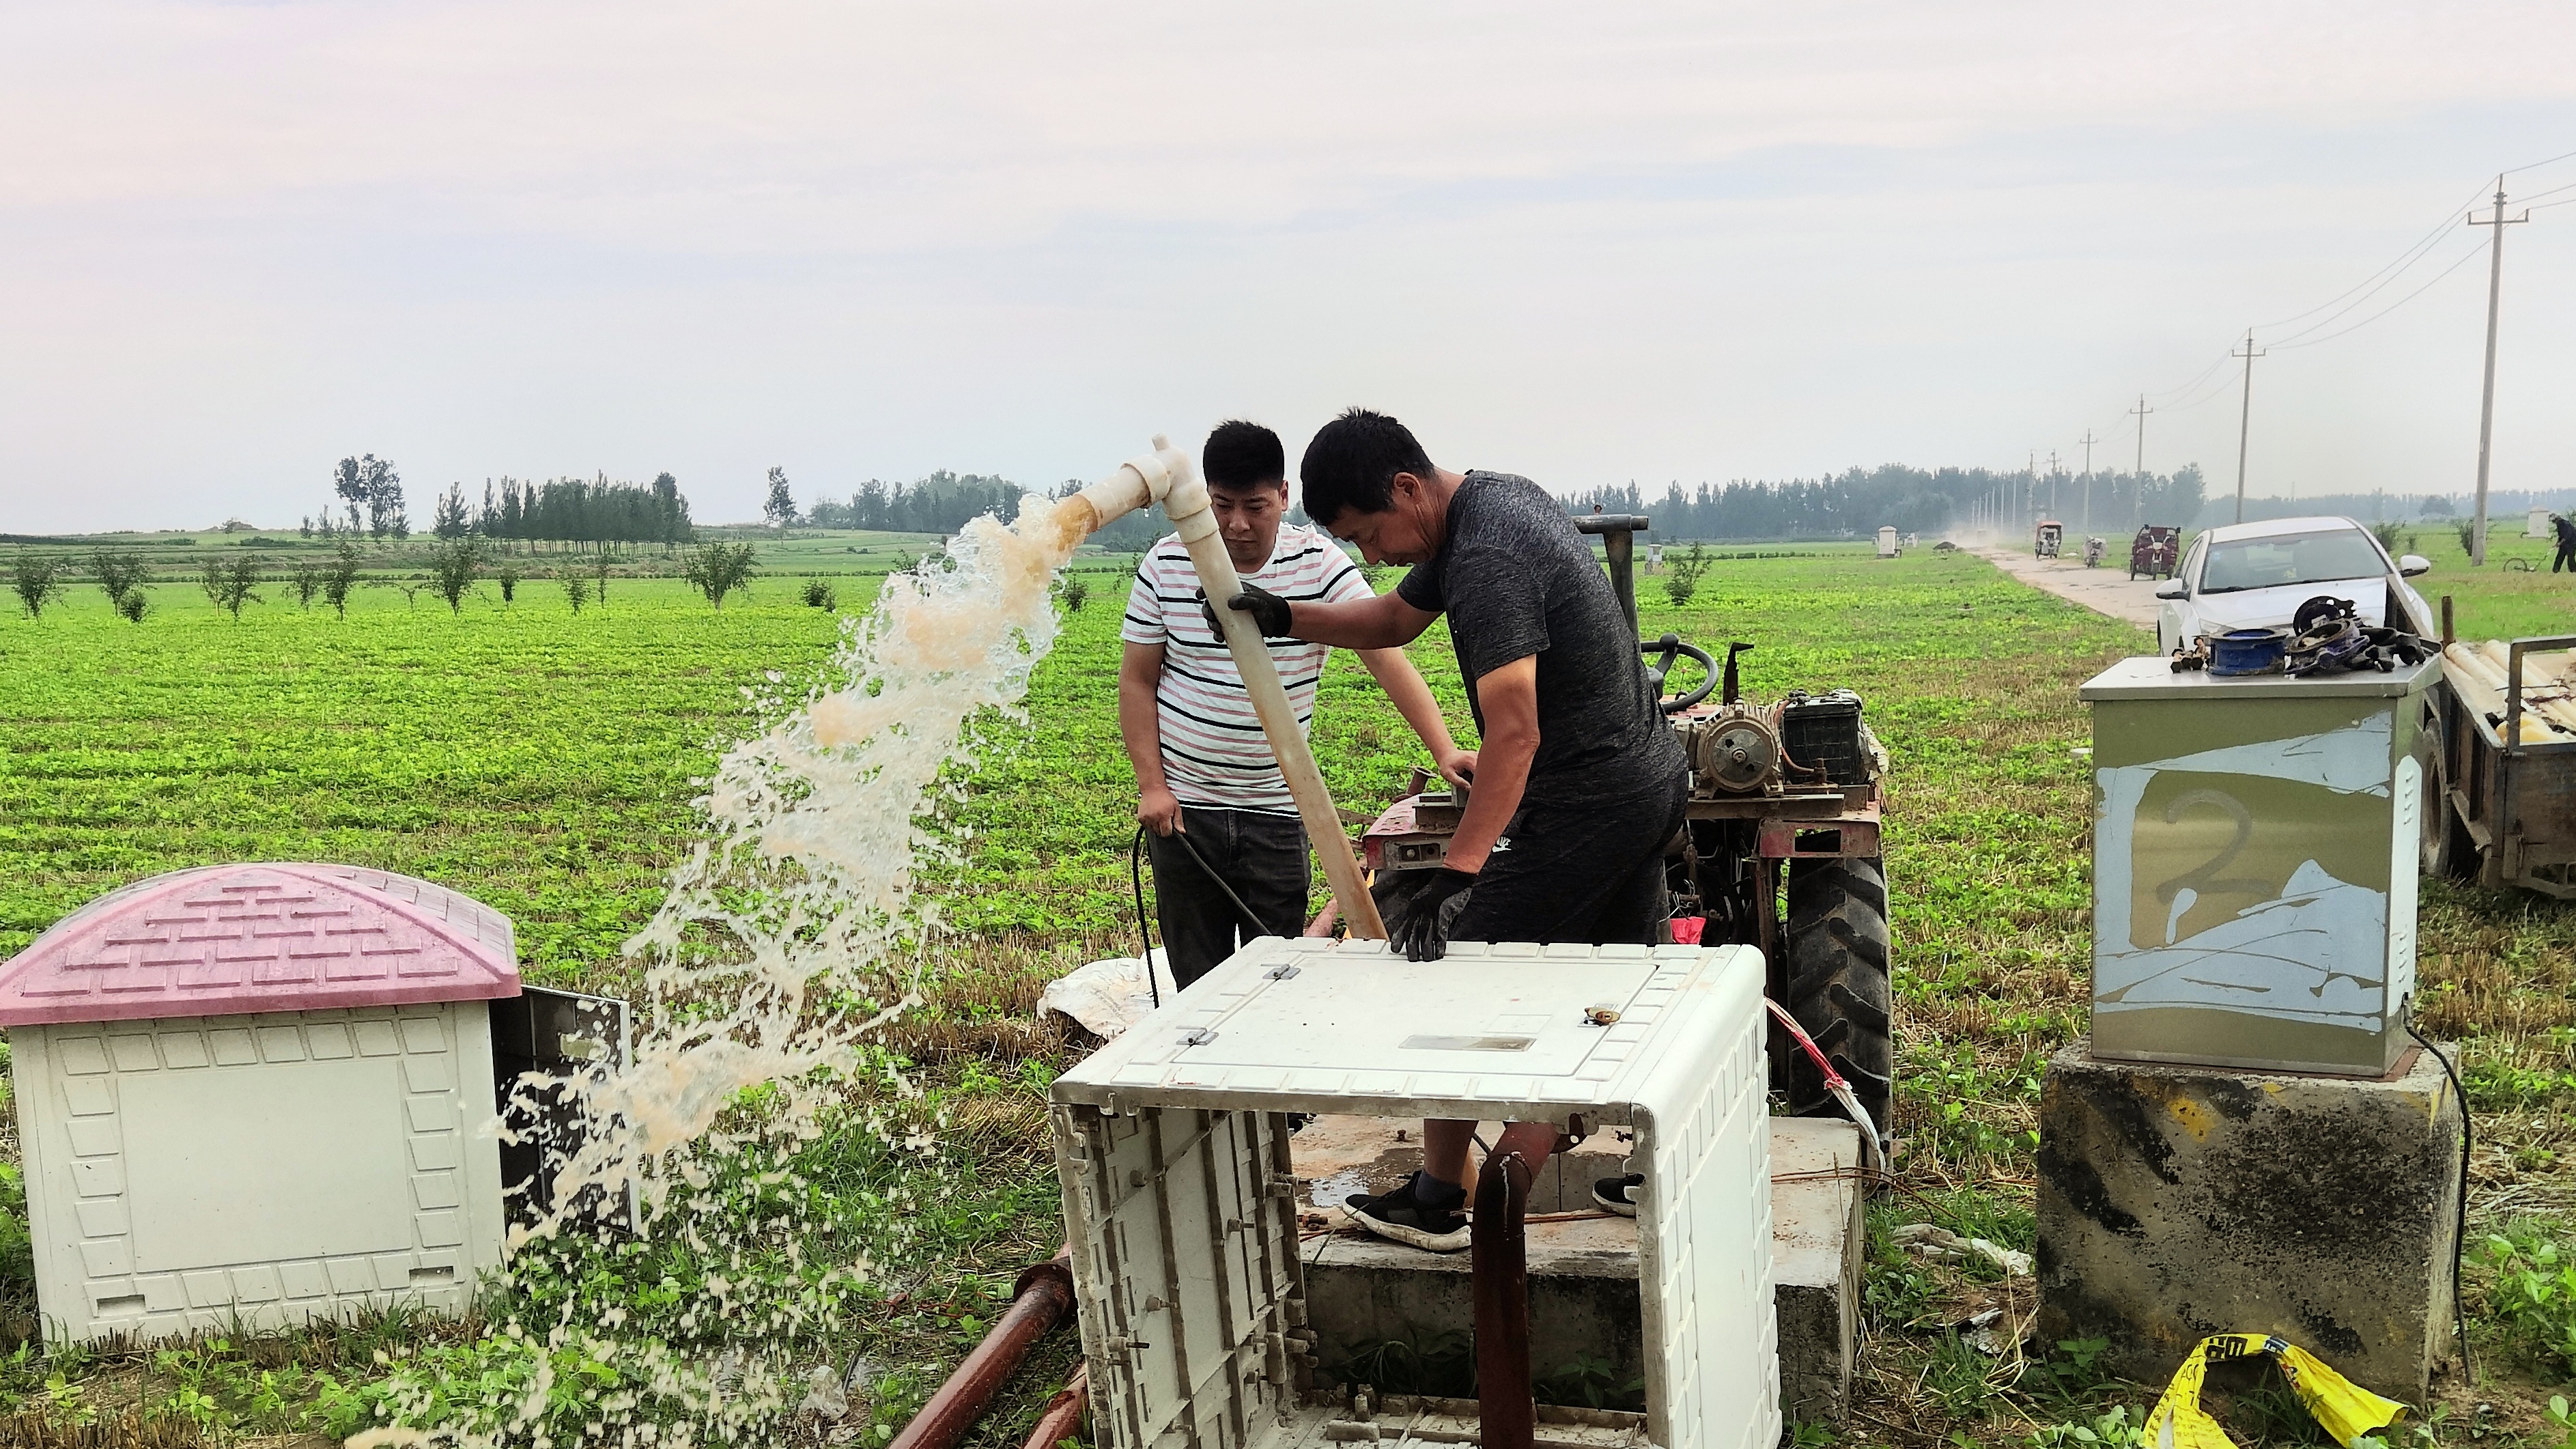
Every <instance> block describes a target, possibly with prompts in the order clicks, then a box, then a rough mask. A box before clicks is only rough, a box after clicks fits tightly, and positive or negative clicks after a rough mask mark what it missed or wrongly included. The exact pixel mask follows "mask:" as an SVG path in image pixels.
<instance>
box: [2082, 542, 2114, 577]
mask: <svg viewBox="0 0 2576 1449" xmlns="http://www.w3.org/2000/svg"><path fill="white" fill-rule="evenodd" d="M2107 547H2109V545H2108V544H2105V543H2104V542H2103V541H2102V540H2101V538H2099V537H2098V536H2096V537H2092V538H2087V539H2085V540H2084V566H2085V567H2086V568H2088V569H2098V568H2100V567H2101V566H2102V551H2103V550H2104V549H2105V548H2107Z"/></svg>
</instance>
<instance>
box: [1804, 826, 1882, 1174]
mask: <svg viewBox="0 0 2576 1449" xmlns="http://www.w3.org/2000/svg"><path fill="white" fill-rule="evenodd" d="M1788 894H1789V912H1788V916H1789V920H1788V926H1787V930H1786V932H1785V933H1784V940H1783V946H1782V950H1783V953H1784V954H1785V955H1786V956H1787V958H1788V960H1787V962H1786V965H1787V967H1788V969H1787V971H1786V972H1785V973H1784V974H1785V978H1786V982H1787V995H1788V1000H1787V1001H1785V1002H1784V1003H1782V1004H1783V1005H1785V1006H1786V1007H1787V1008H1788V1010H1789V1014H1790V1015H1791V1016H1792V1017H1794V1018H1795V1019H1796V1020H1797V1022H1798V1024H1799V1026H1800V1027H1801V1028H1803V1029H1804V1030H1805V1031H1806V1032H1807V1034H1808V1035H1809V1036H1810V1037H1811V1038H1813V1039H1814V1041H1815V1043H1816V1047H1817V1049H1818V1050H1819V1051H1820V1052H1822V1053H1823V1054H1824V1056H1825V1059H1826V1060H1827V1061H1830V1062H1832V1063H1833V1065H1834V1070H1835V1071H1836V1072H1837V1073H1838V1074H1840V1075H1841V1076H1842V1077H1843V1078H1844V1079H1845V1080H1847V1081H1848V1082H1850V1083H1851V1086H1852V1091H1853V1093H1854V1094H1855V1095H1856V1096H1857V1097H1859V1099H1860V1102H1861V1105H1862V1107H1863V1108H1865V1109H1866V1110H1867V1111H1868V1112H1869V1113H1870V1115H1871V1116H1872V1117H1873V1118H1875V1119H1876V1120H1877V1124H1878V1127H1879V1130H1880V1131H1881V1132H1885V1131H1887V1130H1888V1120H1887V1118H1888V1111H1889V1107H1890V1105H1891V1103H1892V1097H1893V1092H1892V1088H1893V1085H1894V1075H1895V1067H1894V1058H1893V1049H1894V1043H1893V1041H1892V1039H1891V1029H1892V1026H1893V1018H1892V1001H1893V999H1892V997H1891V994H1890V991H1891V984H1890V982H1889V968H1890V953H1889V949H1888V947H1889V934H1888V923H1887V878H1886V874H1885V867H1884V866H1883V865H1881V864H1880V862H1879V861H1877V860H1874V859H1861V858H1852V859H1824V860H1802V861H1798V862H1796V863H1795V864H1794V865H1793V866H1792V868H1791V870H1790V873H1789V889H1788ZM1788 1097H1789V1110H1790V1111H1792V1112H1794V1113H1797V1114H1798V1115H1801V1116H1839V1115H1841V1114H1842V1110H1843V1109H1842V1107H1841V1105H1840V1104H1839V1103H1837V1102H1836V1101H1835V1100H1834V1099H1833V1096H1832V1095H1831V1094H1830V1093H1829V1092H1827V1091H1826V1090H1825V1085H1824V1074H1823V1073H1821V1072H1819V1071H1817V1070H1816V1066H1815V1064H1814V1063H1813V1062H1811V1061H1809V1060H1808V1059H1807V1057H1806V1054H1805V1053H1804V1052H1802V1051H1800V1052H1795V1053H1794V1054H1793V1056H1792V1059H1791V1062H1790V1070H1789V1073H1788Z"/></svg>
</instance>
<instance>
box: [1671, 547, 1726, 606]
mask: <svg viewBox="0 0 2576 1449" xmlns="http://www.w3.org/2000/svg"><path fill="white" fill-rule="evenodd" d="M1714 562H1715V560H1714V559H1711V558H1710V557H1709V556H1708V546H1707V545H1705V544H1697V543H1695V544H1692V545H1691V546H1690V552H1688V553H1681V554H1677V553H1673V552H1671V551H1669V550H1667V551H1666V552H1665V554H1664V597H1665V598H1667V599H1670V600H1672V601H1673V607H1674V608H1676V609H1678V608H1680V607H1681V606H1682V605H1684V604H1687V603H1689V602H1690V601H1691V595H1693V594H1696V593H1698V592H1699V581H1700V579H1701V578H1702V577H1703V576H1704V575H1706V574H1707V573H1708V570H1709V565H1710V564H1712V563H1714Z"/></svg>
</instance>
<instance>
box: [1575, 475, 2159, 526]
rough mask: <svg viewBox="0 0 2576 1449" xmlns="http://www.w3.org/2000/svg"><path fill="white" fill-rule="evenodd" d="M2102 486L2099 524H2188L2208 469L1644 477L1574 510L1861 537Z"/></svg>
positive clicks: (2066, 506) (2064, 510) (2068, 510)
mask: <svg viewBox="0 0 2576 1449" xmlns="http://www.w3.org/2000/svg"><path fill="white" fill-rule="evenodd" d="M2088 482H2089V486H2090V487H2091V490H2092V510H2093V521H2094V527H2095V528H2096V529H2097V530H2098V529H2102V528H2126V527H2132V526H2134V525H2136V524H2139V523H2172V524H2185V523H2188V522H2190V521H2191V520H2192V518H2193V517H2194V516H2196V515H2197V514H2198V513H2199V512H2200V505H2201V492H2202V488H2203V486H2204V485H2203V482H2202V479H2201V475H2200V465H2199V464H2197V463H2187V464H2185V465H2183V466H2182V467H2180V468H2177V469H2175V470H2174V471H2173V472H2171V473H2109V472H2104V473H2095V474H2093V475H2092V476H2091V478H2090V479H2089V480H2088V479H2086V478H2085V477H2084V476H2082V475H2080V474H2073V473H2064V472H2057V473H2051V472H2048V471H2044V470H2043V471H2040V472H2036V473H2034V472H2031V471H2030V470H2027V469H2017V470H2013V471H2010V472H2000V471H1997V470H1994V469H1991V468H1937V469H1928V470H1927V469H1923V468H1909V467H1906V466H1905V465H1903V464H1899V463H1888V464H1882V465H1880V466H1879V467H1876V468H1868V469H1863V468H1851V469H1846V470H1845V471H1843V472H1841V473H1838V474H1835V475H1833V476H1831V477H1825V478H1792V479H1785V480H1782V481H1779V482H1751V481H1743V480H1738V481H1736V482H1732V483H1725V484H1710V483H1702V484H1700V485H1699V486H1698V487H1697V488H1692V489H1685V488H1683V487H1682V485H1681V484H1680V483H1679V482H1673V483H1669V484H1667V485H1665V487H1664V490H1663V492H1662V493H1661V494H1660V495H1657V494H1653V493H1650V492H1649V491H1647V490H1645V489H1643V488H1640V487H1638V486H1637V485H1636V484H1635V483H1628V484H1624V485H1613V486H1608V487H1600V488H1589V489H1585V490H1583V491H1581V492H1577V493H1575V494H1572V495H1571V496H1569V497H1567V499H1566V512H1568V513H1572V514H1586V513H1590V512H1592V511H1593V509H1594V508H1595V507H1596V506H1597V507H1598V508H1599V509H1600V510H1601V511H1602V512H1604V513H1642V514H1645V515H1646V516H1648V517H1649V518H1651V519H1653V520H1654V530H1653V532H1654V536H1655V537H1658V538H1704V539H1720V540H1723V539H1769V538H1861V537H1867V536H1868V535H1870V534H1873V533H1875V532H1877V531H1878V530H1879V529H1881V528H1895V529H1897V530H1899V531H1901V532H1905V533H1936V532H1939V531H1940V530H1942V529H1945V528H1950V527H1955V526H1958V525H1961V524H1964V523H1965V522H1967V520H1968V517H1969V512H1970V509H1971V508H1972V507H1973V506H1974V505H1975V504H1976V503H1977V501H1978V500H1980V499H1983V498H1985V497H1987V496H1988V495H1990V494H1995V493H2003V494H2005V495H2006V496H2007V497H2009V498H2010V499H2011V500H2013V510H2014V511H2016V512H2017V511H2019V509H2020V507H2021V503H2022V500H2024V499H2029V500H2030V501H2031V506H2033V507H2036V508H2037V509H2038V510H2039V511H2041V512H2044V513H2049V514H2051V515H2052V516H2055V517H2059V518H2065V519H2069V520H2072V519H2073V518H2075V517H2076V516H2077V515H2078V514H2079V513H2080V511H2081V509H2082V506H2083V498H2084V492H2085V489H2086V487H2087V486H2088Z"/></svg>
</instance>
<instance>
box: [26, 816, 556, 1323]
mask: <svg viewBox="0 0 2576 1449" xmlns="http://www.w3.org/2000/svg"><path fill="white" fill-rule="evenodd" d="M519 990H520V987H519V972H518V966H517V953H516V950H515V946H514V942H513V938H512V934H511V930H510V923H509V921H508V920H507V919H506V918H504V917H503V916H502V915H501V914H500V913H499V912H497V911H494V910H492V909H491V908H490V907H488V906H485V905H482V904H481V903H479V902H476V901H473V900H471V899H469V898H467V897H465V896H462V895H459V894H457V893H456V892H454V891H450V890H446V889H444V888H442V887H440V886H436V885H433V884H431V883H430V882H428V881H423V880H415V879H413V878H411V877H409V876H402V875H395V874H392V873H390V872H386V871H376V870H363V869H359V868H356V867H352V866H335V865H315V864H304V863H262V864H250V865H234V866H207V867H202V868H199V869H195V870H184V871H176V872H172V873H171V874H168V875H162V876H155V877H152V878H150V879H148V880H143V881H138V882H136V883H135V884H133V885H129V886H126V887H124V888H123V889H121V890H117V891H114V892H111V893H110V894H108V895H105V896H102V897H100V898H99V899H98V900H95V901H92V902H90V903H89V904H88V905H86V906H83V907H82V908H81V909H79V910H77V911H74V912H73V913H72V914H71V915H69V916H66V917H65V918H63V919H62V920H61V921H59V922H57V923H56V924H55V925H54V926H53V928H52V929H50V930H48V931H47V932H45V934H44V935H42V936H39V937H38V938H37V939H36V940H35V941H34V942H33V943H32V944H30V945H29V946H28V947H27V949H26V950H24V951H22V952H20V953H19V954H18V955H16V956H14V957H12V958H10V959H9V960H8V961H7V962H6V963H5V964H0V1025H5V1026H6V1027H7V1028H8V1031H9V1047H10V1074H11V1076H12V1078H13V1086H14V1087H15V1090H16V1096H17V1110H18V1127H19V1148H20V1151H21V1152H22V1153H23V1154H24V1157H25V1164H26V1185H27V1209H28V1220H29V1228H30V1232H31V1234H32V1236H33V1237H34V1240H35V1260H36V1264H35V1266H36V1296H37V1303H38V1306H39V1308H40V1309H41V1310H42V1312H43V1314H44V1317H45V1321H46V1326H47V1332H48V1334H49V1335H54V1336H62V1337H69V1338H71V1339H74V1340H82V1339H91V1338H98V1337H103V1336H106V1335H110V1334H119V1335H127V1336H131V1337H136V1338H144V1339H154V1338H166V1337H171V1336H176V1335H181V1334H187V1333H192V1332H214V1331H221V1330H226V1329H229V1328H230V1327H232V1326H233V1325H234V1324H235V1323H240V1324H243V1325H245V1326H248V1327H251V1328H253V1329H273V1328H292V1327H298V1326H301V1325H302V1324H304V1323H305V1322H306V1321H307V1320H308V1319H312V1318H348V1317H353V1316H356V1315H359V1314H362V1313H367V1312H375V1311H383V1310H386V1309H390V1308H394V1307H397V1306H403V1305H417V1306H420V1307H423V1308H426V1309H428V1310H430V1311H432V1312H437V1313H443V1314H447V1315H450V1316H455V1315H459V1314H462V1313H463V1312H464V1310H465V1308H466V1306H467V1303H468V1301H469V1300H470V1298H471V1295H472V1294H473V1291H474V1287H475V1278H476V1275H477V1274H479V1273H482V1272H484V1271H486V1270H488V1269H491V1268H493V1267H496V1266H498V1265H499V1263H500V1260H501V1249H502V1234H503V1203H502V1183H501V1164H500V1147H499V1144H498V1143H497V1142H496V1141H494V1140H493V1138H492V1136H491V1135H490V1133H488V1132H487V1131H485V1130H484V1129H485V1127H486V1126H487V1124H489V1123H490V1122H491V1120H492V1118H493V1115H494V1099H493V1092H494V1085H493V1077H494V1074H493V1054H492V1031H491V1026H490V1014H491V1004H492V1002H493V1001H494V1000H496V999H501V998H509V997H515V996H517V995H518V994H519Z"/></svg>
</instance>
